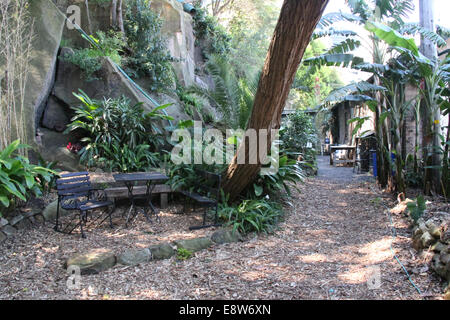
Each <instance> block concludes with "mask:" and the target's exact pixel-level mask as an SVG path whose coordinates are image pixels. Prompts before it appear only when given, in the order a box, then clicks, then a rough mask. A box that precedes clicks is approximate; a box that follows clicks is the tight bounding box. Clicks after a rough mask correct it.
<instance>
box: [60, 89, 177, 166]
mask: <svg viewBox="0 0 450 320" xmlns="http://www.w3.org/2000/svg"><path fill="white" fill-rule="evenodd" d="M75 96H76V97H77V98H78V99H79V100H80V101H81V102H82V105H81V106H79V107H75V108H73V109H74V111H75V116H74V117H73V118H72V122H71V123H70V124H69V126H68V128H67V130H66V132H69V131H73V130H82V131H83V132H84V133H85V137H84V138H83V139H82V140H81V142H83V143H84V144H85V146H84V147H83V148H82V149H81V150H80V152H79V154H80V161H81V162H83V163H86V164H87V165H88V166H100V167H103V168H105V169H107V170H109V171H122V172H131V171H141V170H146V169H148V168H150V167H154V166H156V164H157V163H158V153H157V152H155V151H156V150H158V147H160V145H161V143H162V139H161V133H158V131H159V130H158V129H157V127H156V126H155V124H154V123H153V122H154V121H155V120H157V119H165V120H172V118H171V117H168V116H164V115H161V114H159V113H158V111H159V110H162V109H164V108H166V107H168V105H163V106H160V107H158V108H156V109H154V110H153V111H152V112H148V113H145V112H144V109H143V108H142V103H137V104H135V105H131V104H130V101H129V100H128V99H126V98H124V97H122V98H119V99H106V98H105V99H104V100H103V101H101V102H100V101H95V100H92V99H90V98H89V97H88V96H87V95H86V94H85V93H83V92H81V93H80V94H75Z"/></svg>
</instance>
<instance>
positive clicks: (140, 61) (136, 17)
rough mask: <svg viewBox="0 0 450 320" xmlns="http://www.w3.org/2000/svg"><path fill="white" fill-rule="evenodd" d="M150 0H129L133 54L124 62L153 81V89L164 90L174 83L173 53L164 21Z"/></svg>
mask: <svg viewBox="0 0 450 320" xmlns="http://www.w3.org/2000/svg"><path fill="white" fill-rule="evenodd" d="M150 2H151V1H150V0H131V1H128V2H127V6H126V10H125V16H124V28H125V33H126V35H127V43H128V50H129V54H128V57H127V58H126V60H125V62H124V65H125V68H126V71H127V73H129V74H131V75H132V76H133V77H135V78H139V77H145V78H148V79H150V80H151V86H150V88H149V89H150V90H152V91H162V90H164V89H167V88H168V87H171V86H172V84H173V83H174V81H175V80H174V73H173V69H172V66H171V62H172V61H175V59H174V58H173V57H172V56H171V55H170V53H169V51H168V49H167V47H166V40H165V39H164V37H163V35H162V33H161V28H162V24H163V20H162V19H161V18H160V17H159V16H158V14H157V13H155V12H154V11H152V10H151V9H150Z"/></svg>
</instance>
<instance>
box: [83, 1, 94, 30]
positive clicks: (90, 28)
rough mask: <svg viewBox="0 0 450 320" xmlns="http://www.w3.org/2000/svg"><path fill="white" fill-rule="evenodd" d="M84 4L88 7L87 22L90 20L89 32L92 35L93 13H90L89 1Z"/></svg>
mask: <svg viewBox="0 0 450 320" xmlns="http://www.w3.org/2000/svg"><path fill="white" fill-rule="evenodd" d="M84 4H85V6H86V17H87V20H88V31H89V34H92V22H91V13H90V11H89V4H88V0H86V1H85V2H84Z"/></svg>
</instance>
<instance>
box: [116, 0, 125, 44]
mask: <svg viewBox="0 0 450 320" xmlns="http://www.w3.org/2000/svg"><path fill="white" fill-rule="evenodd" d="M122 2H123V1H122V0H119V5H118V6H117V26H118V28H119V30H120V32H122V35H123V39H124V40H125V28H124V26H123V4H122Z"/></svg>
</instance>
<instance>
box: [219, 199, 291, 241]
mask: <svg viewBox="0 0 450 320" xmlns="http://www.w3.org/2000/svg"><path fill="white" fill-rule="evenodd" d="M282 216H283V208H282V206H281V205H280V204H279V203H277V202H273V201H269V200H266V199H250V200H244V201H242V202H241V203H240V204H239V205H237V206H228V205H226V204H225V203H222V204H220V207H219V217H220V218H221V219H224V220H225V221H227V224H228V225H230V226H232V227H233V231H235V230H237V231H239V232H241V233H243V234H246V233H249V232H253V231H256V232H264V233H271V232H273V231H274V229H275V226H276V225H277V223H278V222H279V221H280V219H281V218H282Z"/></svg>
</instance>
